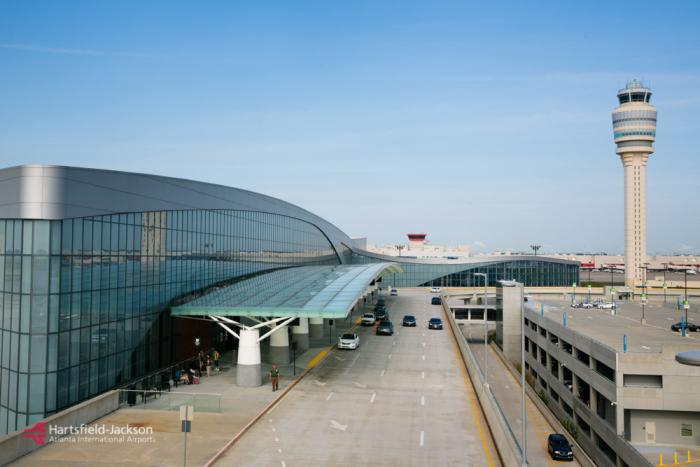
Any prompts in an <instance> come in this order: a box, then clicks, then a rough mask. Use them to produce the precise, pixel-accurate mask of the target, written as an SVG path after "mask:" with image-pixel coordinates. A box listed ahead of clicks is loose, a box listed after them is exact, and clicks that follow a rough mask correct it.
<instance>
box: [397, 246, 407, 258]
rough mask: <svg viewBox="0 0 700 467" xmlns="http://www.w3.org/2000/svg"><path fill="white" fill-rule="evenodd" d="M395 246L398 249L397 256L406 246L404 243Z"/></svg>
mask: <svg viewBox="0 0 700 467" xmlns="http://www.w3.org/2000/svg"><path fill="white" fill-rule="evenodd" d="M395 246H396V249H397V250H399V256H401V250H403V249H404V248H406V245H395Z"/></svg>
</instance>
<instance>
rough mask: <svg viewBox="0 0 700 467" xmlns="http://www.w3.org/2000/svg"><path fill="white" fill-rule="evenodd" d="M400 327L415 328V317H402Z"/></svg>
mask: <svg viewBox="0 0 700 467" xmlns="http://www.w3.org/2000/svg"><path fill="white" fill-rule="evenodd" d="M402 325H403V326H406V327H415V326H416V317H415V316H413V315H404V317H403V323H402Z"/></svg>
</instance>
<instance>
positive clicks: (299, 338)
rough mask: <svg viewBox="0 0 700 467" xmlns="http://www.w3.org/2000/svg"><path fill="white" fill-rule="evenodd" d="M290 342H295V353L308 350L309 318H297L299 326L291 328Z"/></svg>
mask: <svg viewBox="0 0 700 467" xmlns="http://www.w3.org/2000/svg"><path fill="white" fill-rule="evenodd" d="M292 341H293V342H296V345H297V352H303V351H304V350H306V349H308V348H309V318H299V325H298V326H292Z"/></svg>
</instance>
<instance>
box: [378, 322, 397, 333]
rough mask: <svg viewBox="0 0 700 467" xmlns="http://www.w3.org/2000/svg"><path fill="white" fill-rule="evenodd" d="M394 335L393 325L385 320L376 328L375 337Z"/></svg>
mask: <svg viewBox="0 0 700 467" xmlns="http://www.w3.org/2000/svg"><path fill="white" fill-rule="evenodd" d="M393 334H394V323H392V322H391V321H389V320H388V319H385V320H384V321H382V322H381V323H379V326H377V335H378V336H391V335H393Z"/></svg>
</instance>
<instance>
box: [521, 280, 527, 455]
mask: <svg viewBox="0 0 700 467" xmlns="http://www.w3.org/2000/svg"><path fill="white" fill-rule="evenodd" d="M524 302H525V284H523V283H521V284H520V389H521V393H520V412H521V414H520V418H521V419H522V421H523V424H522V427H521V429H522V435H521V439H522V441H523V445H522V452H523V458H522V465H523V466H526V465H527V413H526V412H525V305H524Z"/></svg>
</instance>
